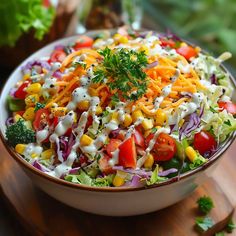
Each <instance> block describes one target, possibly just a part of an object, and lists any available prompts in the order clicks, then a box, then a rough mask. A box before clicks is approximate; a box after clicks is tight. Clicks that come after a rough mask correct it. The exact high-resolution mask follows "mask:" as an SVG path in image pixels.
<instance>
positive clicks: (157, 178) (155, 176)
mask: <svg viewBox="0 0 236 236" xmlns="http://www.w3.org/2000/svg"><path fill="white" fill-rule="evenodd" d="M158 172H159V166H158V165H156V168H155V169H154V170H153V172H152V175H151V178H150V179H148V180H147V181H146V182H147V185H153V184H155V183H159V182H163V181H165V180H167V179H168V178H167V177H160V176H158Z"/></svg>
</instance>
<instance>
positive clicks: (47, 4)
mask: <svg viewBox="0 0 236 236" xmlns="http://www.w3.org/2000/svg"><path fill="white" fill-rule="evenodd" d="M43 6H45V7H46V8H48V7H50V6H51V3H50V0H43Z"/></svg>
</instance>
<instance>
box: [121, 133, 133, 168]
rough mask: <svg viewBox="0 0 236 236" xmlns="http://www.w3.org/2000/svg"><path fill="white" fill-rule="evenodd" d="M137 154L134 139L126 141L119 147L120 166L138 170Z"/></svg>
mask: <svg viewBox="0 0 236 236" xmlns="http://www.w3.org/2000/svg"><path fill="white" fill-rule="evenodd" d="M136 162H137V153H136V148H135V143H134V137H133V136H132V137H130V138H128V139H126V140H125V141H124V142H123V143H121V144H120V146H119V165H121V166H123V167H126V168H133V169H134V168H136Z"/></svg>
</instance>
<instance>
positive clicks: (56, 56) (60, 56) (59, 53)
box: [50, 49, 66, 62]
mask: <svg viewBox="0 0 236 236" xmlns="http://www.w3.org/2000/svg"><path fill="white" fill-rule="evenodd" d="M65 58H66V53H65V52H64V50H63V49H56V50H54V51H53V52H52V54H51V56H50V62H63V60H64V59H65Z"/></svg>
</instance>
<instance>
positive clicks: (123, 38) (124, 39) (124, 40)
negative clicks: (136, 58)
mask: <svg viewBox="0 0 236 236" xmlns="http://www.w3.org/2000/svg"><path fill="white" fill-rule="evenodd" d="M113 39H114V40H115V41H116V42H118V43H128V38H127V37H126V36H123V35H121V34H115V35H114V36H113Z"/></svg>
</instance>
